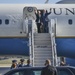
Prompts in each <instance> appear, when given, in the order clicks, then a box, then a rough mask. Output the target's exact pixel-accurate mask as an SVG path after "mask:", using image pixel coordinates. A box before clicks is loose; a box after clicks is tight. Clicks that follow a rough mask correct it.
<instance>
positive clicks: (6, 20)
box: [0, 19, 9, 25]
mask: <svg viewBox="0 0 75 75" xmlns="http://www.w3.org/2000/svg"><path fill="white" fill-rule="evenodd" d="M1 24H2V20H1V19H0V25H1ZM5 24H6V25H8V24H9V19H5Z"/></svg>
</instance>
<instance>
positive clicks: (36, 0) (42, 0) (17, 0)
mask: <svg viewBox="0 0 75 75" xmlns="http://www.w3.org/2000/svg"><path fill="white" fill-rule="evenodd" d="M45 1H46V0H0V3H1V4H2V3H15V4H16V3H23V4H44V3H45ZM58 1H60V0H49V3H51V4H55V3H56V2H58Z"/></svg>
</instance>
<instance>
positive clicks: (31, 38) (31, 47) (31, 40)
mask: <svg viewBox="0 0 75 75" xmlns="http://www.w3.org/2000/svg"><path fill="white" fill-rule="evenodd" d="M34 24H35V20H32V27H31V32H30V33H29V34H30V41H29V42H30V45H31V46H30V60H31V61H32V62H31V63H32V66H34V33H35V30H34Z"/></svg>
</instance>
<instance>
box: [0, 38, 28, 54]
mask: <svg viewBox="0 0 75 75" xmlns="http://www.w3.org/2000/svg"><path fill="white" fill-rule="evenodd" d="M28 43H29V42H28V38H0V55H29V46H28Z"/></svg>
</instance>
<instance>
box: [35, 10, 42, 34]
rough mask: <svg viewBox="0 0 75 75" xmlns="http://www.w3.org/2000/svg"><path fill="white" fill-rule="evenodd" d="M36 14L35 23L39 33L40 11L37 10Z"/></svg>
mask: <svg viewBox="0 0 75 75" xmlns="http://www.w3.org/2000/svg"><path fill="white" fill-rule="evenodd" d="M35 14H36V24H37V29H38V33H40V32H41V31H40V26H41V12H40V11H37V13H35Z"/></svg>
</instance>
